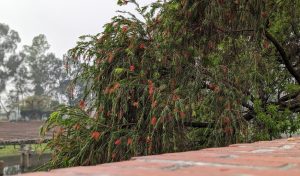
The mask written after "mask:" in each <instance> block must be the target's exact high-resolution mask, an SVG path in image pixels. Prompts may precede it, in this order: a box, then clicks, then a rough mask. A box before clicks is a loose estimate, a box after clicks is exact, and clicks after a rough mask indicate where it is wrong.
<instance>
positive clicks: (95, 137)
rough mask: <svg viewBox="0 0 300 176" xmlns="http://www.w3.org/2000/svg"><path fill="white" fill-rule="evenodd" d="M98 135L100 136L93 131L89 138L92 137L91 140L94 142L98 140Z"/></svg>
mask: <svg viewBox="0 0 300 176" xmlns="http://www.w3.org/2000/svg"><path fill="white" fill-rule="evenodd" d="M100 135H101V133H100V132H98V131H93V132H92V133H91V137H92V138H93V139H95V140H98V139H99V137H100Z"/></svg>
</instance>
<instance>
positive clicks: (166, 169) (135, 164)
mask: <svg viewBox="0 0 300 176" xmlns="http://www.w3.org/2000/svg"><path fill="white" fill-rule="evenodd" d="M25 175H27V176H48V175H51V176H61V175H64V176H81V175H82V176H94V175H95V176H96V175H97V176H121V175H122V176H141V175H145V176H152V175H155V176H181V175H189V176H219V175H222V176H282V175H286V176H299V175H300V138H294V139H293V140H291V139H289V140H288V139H281V140H275V141H261V142H255V143H252V144H235V145H230V146H228V147H222V148H208V149H203V150H198V151H189V152H182V153H168V154H162V155H153V156H144V157H137V158H133V159H132V160H130V161H124V162H117V163H108V164H102V165H97V166H88V167H74V168H66V169H57V170H53V171H50V172H38V173H29V174H25Z"/></svg>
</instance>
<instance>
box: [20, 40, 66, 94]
mask: <svg viewBox="0 0 300 176" xmlns="http://www.w3.org/2000/svg"><path fill="white" fill-rule="evenodd" d="M49 48H50V45H49V43H48V42H47V39H46V36H45V35H39V36H36V37H34V38H33V40H32V45H31V46H24V53H25V55H26V59H25V63H24V65H25V66H27V67H28V68H29V70H30V72H29V75H28V77H29V78H30V80H32V81H31V84H32V85H33V87H34V88H33V93H34V95H37V96H41V95H49V94H51V93H53V92H54V91H55V90H56V89H57V87H59V80H60V78H61V76H62V72H63V61H62V60H61V59H59V58H57V57H56V56H55V55H54V54H53V53H47V51H48V50H49Z"/></svg>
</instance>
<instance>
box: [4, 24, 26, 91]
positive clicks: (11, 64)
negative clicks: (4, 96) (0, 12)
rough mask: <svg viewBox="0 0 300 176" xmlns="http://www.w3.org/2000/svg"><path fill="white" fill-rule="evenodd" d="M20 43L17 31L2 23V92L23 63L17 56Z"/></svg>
mask: <svg viewBox="0 0 300 176" xmlns="http://www.w3.org/2000/svg"><path fill="white" fill-rule="evenodd" d="M20 41H21V39H20V37H19V34H18V33H17V32H16V31H14V30H11V29H10V28H9V26H7V25H5V24H2V23H0V92H2V91H3V90H4V89H5V87H6V82H7V81H8V80H9V78H10V77H12V76H13V75H14V74H15V72H16V70H17V68H18V66H19V64H20V62H21V61H22V60H21V58H20V57H19V56H18V55H17V54H16V49H17V44H18V43H19V42H20Z"/></svg>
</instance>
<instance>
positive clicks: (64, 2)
mask: <svg viewBox="0 0 300 176" xmlns="http://www.w3.org/2000/svg"><path fill="white" fill-rule="evenodd" d="M137 2H139V3H140V4H141V5H145V4H149V3H151V2H154V0H137ZM133 9H134V6H133V5H127V6H118V5H117V0H0V23H5V24H7V25H9V26H10V28H11V29H14V30H16V31H17V32H18V33H19V35H20V37H21V39H22V42H21V44H22V45H24V44H26V45H30V44H31V41H32V39H33V37H34V36H37V35H38V34H45V35H46V36H47V40H48V42H49V43H50V45H51V48H50V51H51V52H54V53H55V54H56V55H57V56H58V57H60V58H61V57H62V55H63V54H64V53H66V51H67V50H68V49H70V48H72V47H74V46H75V44H76V41H78V37H79V36H81V35H85V34H97V33H99V32H102V31H103V28H102V27H103V25H104V24H105V23H107V22H109V21H110V19H111V18H112V17H113V16H114V15H116V14H117V13H116V11H117V10H131V11H132V10H133Z"/></svg>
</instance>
